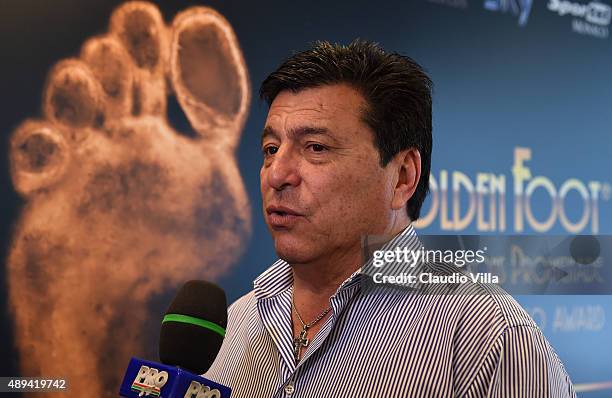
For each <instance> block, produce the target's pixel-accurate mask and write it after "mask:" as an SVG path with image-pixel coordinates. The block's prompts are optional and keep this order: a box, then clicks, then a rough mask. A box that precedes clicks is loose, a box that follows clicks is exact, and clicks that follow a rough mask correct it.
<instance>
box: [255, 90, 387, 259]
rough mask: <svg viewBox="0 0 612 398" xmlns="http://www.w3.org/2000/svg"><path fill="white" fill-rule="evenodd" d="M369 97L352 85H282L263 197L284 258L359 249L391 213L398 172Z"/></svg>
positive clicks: (267, 139) (266, 139)
mask: <svg viewBox="0 0 612 398" xmlns="http://www.w3.org/2000/svg"><path fill="white" fill-rule="evenodd" d="M365 107H366V102H365V99H364V98H363V96H362V95H361V94H360V93H359V92H358V91H356V90H355V89H353V88H352V87H350V86H348V85H328V86H321V87H317V88H310V89H305V90H303V91H300V92H298V93H292V92H290V91H283V92H281V93H279V94H278V96H277V97H276V98H275V99H274V102H273V103H272V105H271V106H270V111H269V113H268V118H267V120H266V125H265V128H264V134H263V136H262V150H263V152H264V162H263V166H262V168H261V173H260V176H261V195H262V199H263V211H264V217H265V220H266V224H267V225H268V228H269V230H270V232H271V234H272V238H273V239H274V245H275V249H276V252H277V254H278V255H279V257H281V258H282V259H284V260H285V261H287V262H289V263H292V264H303V263H309V262H313V261H317V260H320V259H323V258H326V257H327V258H329V255H330V254H335V255H338V254H340V255H342V253H345V254H346V253H349V252H350V251H352V250H357V251H359V244H360V239H361V236H362V235H363V234H365V233H381V232H382V231H383V230H384V228H385V226H386V225H387V223H388V222H389V218H390V211H391V208H390V206H391V205H390V203H391V200H392V196H393V187H394V181H393V179H394V177H393V173H392V171H391V168H390V167H385V168H382V167H380V164H379V155H378V151H377V149H376V148H375V146H374V133H373V131H372V130H371V129H370V128H369V127H368V126H367V125H366V124H365V123H364V122H363V121H362V120H361V117H362V112H363V110H364V109H365Z"/></svg>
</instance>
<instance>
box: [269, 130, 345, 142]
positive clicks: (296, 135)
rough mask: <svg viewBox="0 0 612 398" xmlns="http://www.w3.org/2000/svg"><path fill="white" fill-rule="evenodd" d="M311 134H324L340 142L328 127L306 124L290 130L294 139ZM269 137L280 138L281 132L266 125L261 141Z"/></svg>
mask: <svg viewBox="0 0 612 398" xmlns="http://www.w3.org/2000/svg"><path fill="white" fill-rule="evenodd" d="M309 135H324V136H326V137H328V138H329V139H331V140H332V141H334V142H336V143H338V139H337V138H336V137H334V135H333V134H332V133H331V131H329V129H327V128H326V127H310V126H304V127H297V128H295V129H291V130H289V136H290V137H291V138H293V139H300V138H301V137H304V136H309ZM268 137H272V138H276V139H279V134H278V133H277V132H276V130H274V129H273V128H272V127H270V126H266V127H265V128H264V130H263V133H262V134H261V143H262V144H263V141H264V140H265V139H266V138H268Z"/></svg>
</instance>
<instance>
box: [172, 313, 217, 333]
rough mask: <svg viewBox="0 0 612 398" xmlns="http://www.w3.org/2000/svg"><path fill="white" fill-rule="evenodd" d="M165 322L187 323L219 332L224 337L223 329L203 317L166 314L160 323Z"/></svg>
mask: <svg viewBox="0 0 612 398" xmlns="http://www.w3.org/2000/svg"><path fill="white" fill-rule="evenodd" d="M166 322H179V323H189V324H191V325H195V326H200V327H203V328H206V329H209V330H212V331H213V332H215V333H217V334H220V335H221V337H225V329H223V328H222V327H221V326H219V325H217V324H216V323H213V322H210V321H205V320H204V319H200V318H196V317H193V316H189V315H181V314H167V315H166V316H165V317H164V320H163V321H162V323H166Z"/></svg>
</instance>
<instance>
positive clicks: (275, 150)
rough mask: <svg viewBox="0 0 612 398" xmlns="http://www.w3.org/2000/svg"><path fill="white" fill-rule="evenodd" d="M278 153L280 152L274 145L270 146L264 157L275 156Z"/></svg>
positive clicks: (266, 148) (264, 151) (264, 150)
mask: <svg viewBox="0 0 612 398" xmlns="http://www.w3.org/2000/svg"><path fill="white" fill-rule="evenodd" d="M276 152H278V148H277V147H275V146H272V145H268V146H267V147H265V148H264V149H263V153H264V155H274V154H275V153H276Z"/></svg>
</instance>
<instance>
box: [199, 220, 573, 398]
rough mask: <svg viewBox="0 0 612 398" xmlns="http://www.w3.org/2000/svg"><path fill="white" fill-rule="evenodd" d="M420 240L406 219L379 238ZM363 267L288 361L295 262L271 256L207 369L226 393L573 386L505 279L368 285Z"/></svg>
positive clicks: (534, 392)
mask: <svg viewBox="0 0 612 398" xmlns="http://www.w3.org/2000/svg"><path fill="white" fill-rule="evenodd" d="M420 245H421V244H420V240H419V239H418V237H417V236H416V234H415V231H414V229H413V227H412V226H411V225H409V226H408V227H407V228H406V229H405V230H404V231H403V232H401V233H400V234H398V235H397V236H396V237H395V238H394V239H392V240H391V241H390V242H389V243H388V244H387V245H385V247H384V248H386V249H393V248H395V247H401V248H404V247H406V248H408V249H414V250H418V249H419V248H420ZM366 264H367V263H366ZM427 267H428V268H429V269H428V272H432V273H435V274H438V275H444V274H450V273H453V272H457V268H456V267H454V266H452V265H448V264H428V265H427ZM364 268H365V265H364V267H362V268H361V269H360V270H359V271H357V272H355V273H354V274H353V275H352V276H351V277H350V278H348V279H347V280H346V281H345V282H344V283H343V284H342V285H340V287H339V288H338V290H337V291H336V293H335V294H334V295H333V296H332V297H331V298H330V305H331V308H332V314H331V316H330V317H329V318H328V319H327V321H326V322H325V323H324V325H323V326H322V327H321V329H320V330H319V332H318V333H317V335H316V336H315V337H314V338H312V339H311V342H310V344H309V345H308V347H307V348H306V351H305V352H304V353H303V357H302V359H300V361H299V362H298V363H297V364H296V362H295V359H294V357H293V351H292V350H293V345H292V343H293V335H292V334H293V329H292V324H291V298H292V290H293V274H292V269H291V266H290V265H289V264H287V263H286V262H285V261H282V260H279V261H277V262H276V263H274V264H273V265H272V266H271V267H270V268H268V269H267V270H266V271H265V272H264V273H263V274H261V275H260V276H259V277H258V278H257V279H256V280H255V282H254V289H253V290H252V291H251V292H250V293H248V294H246V295H245V296H243V297H241V298H240V299H238V300H237V301H236V302H235V303H233V304H232V305H231V306H230V308H229V314H228V325H227V334H226V336H225V339H224V341H223V345H222V347H221V351H220V352H219V355H218V356H217V358H216V360H215V362H214V363H213V365H212V366H211V368H210V369H209V371H208V372H207V373H206V374H205V375H204V376H205V377H207V378H209V379H211V380H214V381H216V382H219V383H221V384H224V385H226V386H229V387H230V388H231V389H232V398H259V397H275V398H281V397H287V398H289V397H291V398H296V397H334V398H335V397H575V393H574V391H573V387H572V384H571V381H570V379H569V377H568V375H567V373H566V371H565V369H564V367H563V364H562V363H561V361H560V360H559V358H558V357H557V355H556V353H555V352H554V350H553V349H552V347H551V346H550V345H549V343H548V342H547V341H546V339H545V338H544V336H543V335H542V332H541V331H540V329H539V328H538V327H537V326H536V324H535V323H534V321H533V320H532V319H531V318H530V317H529V315H528V314H527V313H526V312H525V311H524V310H523V309H522V308H521V307H520V305H519V304H518V303H517V302H516V301H515V300H514V299H513V298H512V297H511V296H510V295H508V294H507V293H505V292H503V291H502V290H501V289H499V288H495V287H492V286H489V285H482V284H477V283H469V284H461V286H460V287H459V288H458V289H459V290H457V291H455V292H454V293H451V294H447V293H445V294H439V292H435V291H433V292H431V291H430V292H424V290H423V289H409V288H408V289H406V288H399V289H398V288H397V287H393V286H390V285H382V284H371V285H374V287H373V288H368V289H365V288H364V286H365V285H364V284H363V283H361V282H363V281H364V280H366V279H367V278H369V277H368V276H367V275H366V273H365V272H364V271H363V269H364ZM495 289H497V290H495Z"/></svg>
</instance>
